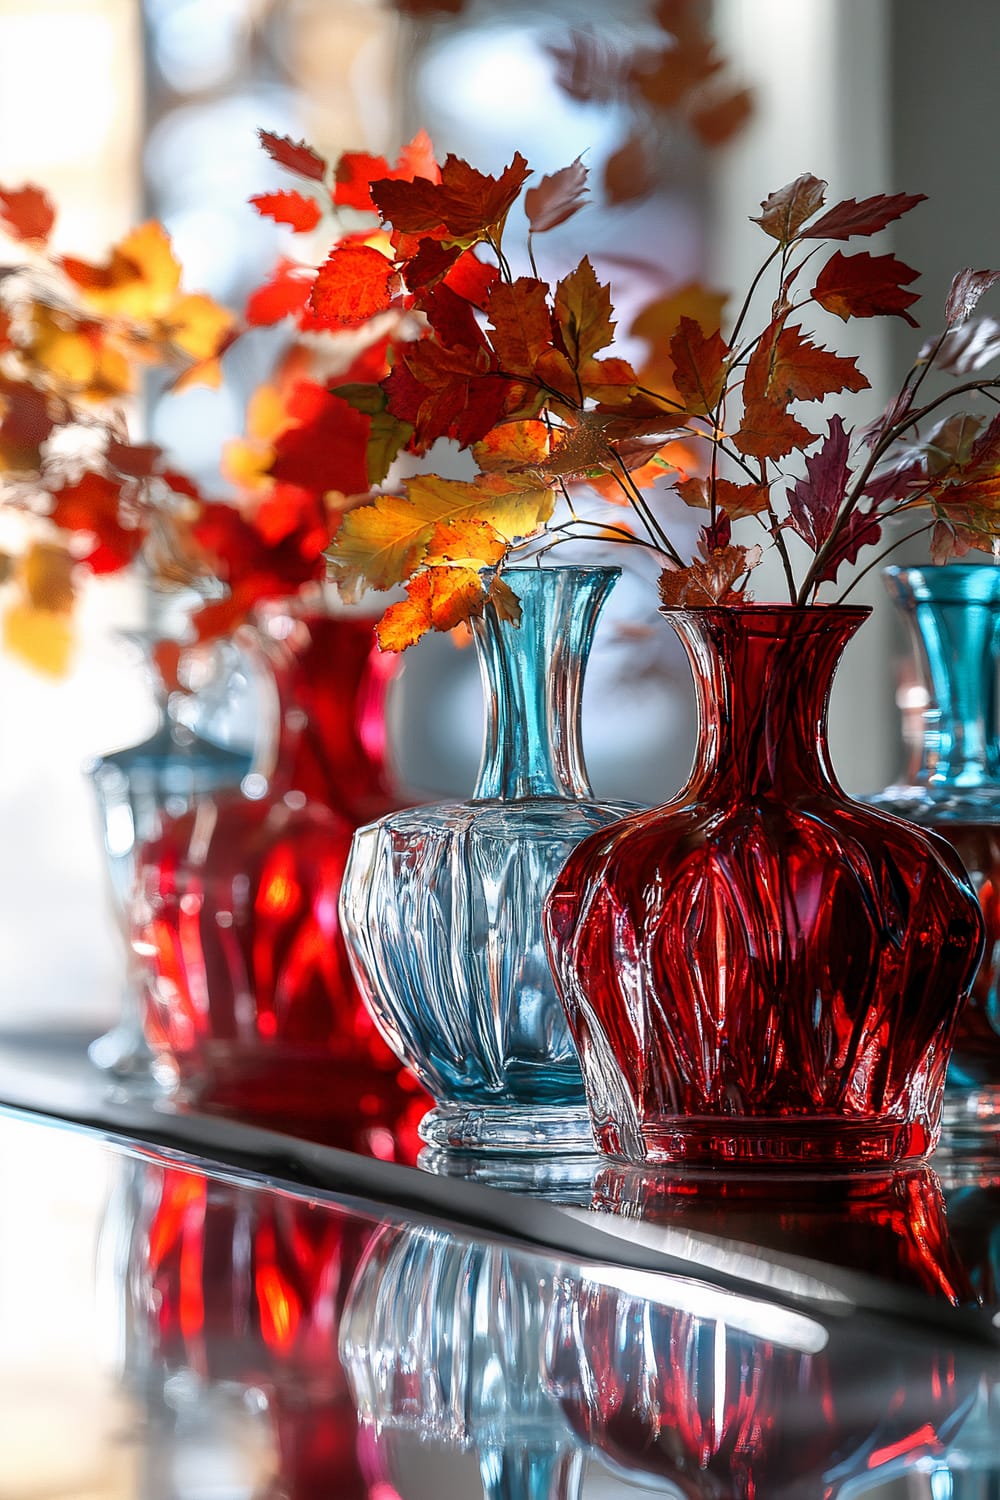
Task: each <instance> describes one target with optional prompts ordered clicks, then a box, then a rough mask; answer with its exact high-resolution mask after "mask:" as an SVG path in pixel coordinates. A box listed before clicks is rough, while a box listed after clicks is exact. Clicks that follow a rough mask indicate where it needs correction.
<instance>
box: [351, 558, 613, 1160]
mask: <svg viewBox="0 0 1000 1500" xmlns="http://www.w3.org/2000/svg"><path fill="white" fill-rule="evenodd" d="M505 576H506V577H507V578H508V579H509V580H510V582H511V585H512V586H513V588H514V591H515V592H516V593H517V595H518V596H519V598H520V601H521V612H522V613H521V623H520V626H519V627H515V626H513V625H512V624H510V623H508V622H506V621H502V620H500V619H499V618H498V617H497V616H496V614H495V613H494V612H493V610H492V608H491V607H489V606H487V609H486V613H485V615H484V618H483V619H482V620H481V621H477V622H476V624H475V638H476V645H477V648H478V651H479V660H480V664H481V668H482V676H483V685H484V690H485V693H486V706H487V716H486V734H485V746H484V753H483V759H482V765H481V768H480V773H479V779H478V781H477V784H476V788H475V792H474V795H473V797H472V799H471V800H470V801H467V802H445V803H440V804H438V805H436V806H432V807H420V808H415V809H411V810H408V811H404V812H398V813H391V814H389V815H388V816H387V817H384V818H382V819H380V820H379V821H378V822H375V823H372V824H370V825H369V826H367V827H365V828H362V829H360V830H359V831H358V833H357V834H356V835H355V838H354V843H353V847H352V850H351V856H350V861H349V864H348V868H347V873H346V877H345V880H344V887H343V894H342V898H341V921H342V926H343V930H344V932H345V935H346V937H347V941H348V947H349V951H350V954H351V960H352V963H353V965H354V971H355V974H356V976H357V979H358V982H359V984H360V986H361V988H362V990H363V993H364V995H365V999H366V1001H367V1003H368V1006H369V1008H370V1010H371V1013H372V1015H373V1016H374V1017H375V1020H376V1022H377V1024H378V1025H379V1027H380V1028H381V1030H382V1032H383V1034H384V1035H385V1037H386V1038H387V1040H388V1042H389V1044H390V1046H391V1047H393V1049H394V1050H395V1051H396V1053H397V1055H398V1056H399V1057H400V1058H402V1059H403V1060H404V1061H405V1062H406V1063H407V1064H408V1065H409V1066H410V1067H411V1068H412V1069H413V1071H414V1072H415V1073H416V1074H417V1076H418V1077H419V1078H420V1079H421V1081H422V1082H423V1083H424V1085H425V1086H426V1088H427V1089H428V1091H429V1092H430V1093H431V1094H432V1095H433V1096H434V1098H435V1100H436V1101H437V1108H436V1109H435V1110H433V1111H432V1112H431V1113H430V1115H428V1116H427V1117H426V1118H425V1121H424V1124H423V1125H422V1127H421V1133H422V1135H423V1137H424V1139H425V1140H428V1141H430V1142H432V1143H434V1144H435V1145H439V1146H442V1147H452V1148H463V1147H476V1148H479V1149H488V1148H494V1149H498V1150H517V1149H522V1148H531V1147H542V1146H556V1145H559V1144H574V1145H577V1146H579V1147H581V1148H583V1149H589V1148H590V1146H591V1137H590V1130H589V1124H588V1120H587V1112H586V1105H585V1098H584V1091H583V1082H582V1079H581V1076H580V1066H579V1063H578V1061H577V1057H576V1052H575V1050H574V1047H573V1043H572V1040H571V1039H570V1035H569V1032H568V1029H567V1026H566V1020H565V1017H564V1015H563V1011H562V1008H561V1006H560V1004H559V1001H558V999H557V997H556V993H555V988H554V985H553V981H552V976H551V973H550V970H549V964H548V960H547V957H546V953H545V946H544V941H543V936H542V921H541V908H542V901H543V900H544V897H545V893H546V892H547V890H548V889H549V886H550V885H551V884H552V881H553V879H554V878H555V876H556V873H557V872H558V870H559V869H560V867H561V865H562V864H563V862H564V860H565V859H566V857H567V856H568V855H569V853H570V851H571V850H572V849H573V848H574V847H575V845H576V844H577V843H579V841H580V839H582V838H584V837H585V836H586V835H587V834H590V833H593V832H594V831H595V830H597V829H599V828H603V827H605V826H606V825H607V824H609V823H611V822H614V821H615V820H616V819H617V818H619V817H621V816H622V815H623V814H624V813H625V812H626V811H628V810H629V809H628V808H627V807H626V806H625V805H623V804H618V803H600V802H595V801H594V800H593V799H592V794H591V792H590V788H589V784H588V782H587V776H586V771H585V768H584V761H583V752H582V748H581V743H580V695H581V688H582V679H583V672H584V668H585V664H586V659H587V655H588V652H589V649H590V644H591V639H592V636H593V632H594V629H595V626H596V623H597V619H598V616H599V614H600V611H601V608H602V607H603V604H604V602H605V600H606V598H607V596H608V594H609V592H610V590H611V588H612V586H613V584H614V582H615V580H616V578H617V577H618V571H617V569H611V568H579V569H578V568H553V569H538V568H524V569H511V570H508V572H507V574H506V575H505Z"/></svg>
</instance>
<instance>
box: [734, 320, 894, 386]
mask: <svg viewBox="0 0 1000 1500" xmlns="http://www.w3.org/2000/svg"><path fill="white" fill-rule="evenodd" d="M868 388H869V381H868V379H867V378H866V377H865V376H864V375H862V373H861V371H860V370H859V369H858V367H857V362H856V361H855V360H854V359H849V358H846V357H845V356H843V355H840V354H834V353H832V352H831V351H830V350H829V349H822V348H820V347H819V346H818V345H816V344H814V343H812V342H811V340H809V339H808V338H805V337H803V334H802V329H801V328H800V327H798V326H796V325H791V324H787V323H785V321H784V318H783V317H777V318H775V319H774V321H773V322H772V323H771V324H770V326H769V327H768V328H766V329H765V330H764V332H763V334H762V335H761V337H760V338H759V339H758V341H757V343H756V344H755V346H754V350H753V353H752V354H751V356H750V361H749V364H748V365H747V372H746V378H745V380H744V382H743V397H744V400H746V401H756V400H759V399H760V398H761V397H765V396H766V397H768V398H769V399H770V400H772V401H779V402H782V403H786V402H788V401H820V400H822V398H823V397H824V396H834V395H837V394H838V393H839V392H840V391H864V390H867V389H868Z"/></svg>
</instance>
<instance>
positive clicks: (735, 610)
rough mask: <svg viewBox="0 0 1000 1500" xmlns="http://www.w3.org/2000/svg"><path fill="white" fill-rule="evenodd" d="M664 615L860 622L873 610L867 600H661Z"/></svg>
mask: <svg viewBox="0 0 1000 1500" xmlns="http://www.w3.org/2000/svg"><path fill="white" fill-rule="evenodd" d="M657 608H658V610H659V613H660V614H661V615H663V617H664V619H671V618H672V617H674V616H678V615H679V616H685V615H686V616H691V617H692V618H696V619H710V620H724V619H728V618H731V617H732V616H736V617H737V618H738V619H745V620H751V619H754V618H757V619H763V618H764V616H766V615H772V616H777V618H778V619H781V620H789V621H791V620H821V619H827V620H830V619H833V620H845V621H846V620H857V621H858V622H859V623H861V622H862V621H864V620H867V619H868V618H869V616H870V615H871V614H872V606H871V605H870V604H824V603H816V604H781V603H778V604H766V603H763V602H761V603H759V604H757V603H754V604H660V605H658V606H657Z"/></svg>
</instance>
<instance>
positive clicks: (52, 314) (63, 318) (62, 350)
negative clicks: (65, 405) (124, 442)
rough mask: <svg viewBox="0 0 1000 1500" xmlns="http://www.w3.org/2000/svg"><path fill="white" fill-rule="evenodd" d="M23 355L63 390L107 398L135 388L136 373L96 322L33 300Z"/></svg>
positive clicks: (85, 395)
mask: <svg viewBox="0 0 1000 1500" xmlns="http://www.w3.org/2000/svg"><path fill="white" fill-rule="evenodd" d="M28 326H29V338H28V341H27V343H26V344H24V345H23V346H22V358H23V359H24V361H25V363H26V364H28V365H29V366H31V367H33V368H34V369H35V370H36V371H37V372H39V373H40V374H41V375H42V377H43V378H44V379H45V383H46V384H50V385H51V386H52V388H53V389H56V390H60V391H62V392H63V393H64V394H66V395H72V396H82V397H84V398H86V399H88V400H106V399H107V397H108V396H115V395H123V394H125V393H126V392H129V391H131V390H133V389H134V388H135V378H136V372H135V369H134V367H133V365H132V364H131V363H130V361H129V360H128V358H127V357H126V355H125V353H124V351H123V350H122V348H121V346H120V345H119V344H118V343H116V342H114V341H113V340H112V339H110V338H109V337H108V336H107V334H106V332H105V330H104V328H103V327H102V325H101V324H100V323H99V322H96V321H94V320H93V319H80V318H75V317H73V315H72V314H71V313H68V312H62V311H56V310H55V309H54V308H51V307H46V306H45V304H44V303H40V302H36V303H34V304H33V305H32V307H31V314H30V323H29V325H28Z"/></svg>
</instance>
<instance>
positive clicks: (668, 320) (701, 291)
mask: <svg viewBox="0 0 1000 1500" xmlns="http://www.w3.org/2000/svg"><path fill="white" fill-rule="evenodd" d="M725 303H726V298H725V296H724V295H723V294H722V293H721V292H712V291H709V290H708V289H707V288H706V287H703V286H701V285H699V284H698V283H697V282H688V283H687V284H686V285H684V286H682V287H678V289H677V291H675V292H668V293H666V294H665V295H664V296H662V297H657V298H655V299H654V300H653V301H652V302H650V303H647V305H646V306H645V307H644V308H643V309H642V310H641V312H639V313H638V314H637V316H636V318H635V319H634V321H633V323H632V326H631V328H630V329H629V332H630V333H631V334H632V335H633V337H635V338H641V339H645V340H646V342H647V343H648V344H649V355H648V357H647V358H646V360H645V361H643V363H642V364H641V365H640V368H639V382H640V384H641V385H642V386H644V387H645V388H646V389H647V390H653V391H656V392H657V393H658V394H659V395H660V396H662V397H663V398H664V399H665V401H667V402H670V401H676V402H679V403H680V404H681V405H683V401H682V400H681V394H680V392H679V391H678V389H677V386H676V385H675V384H674V361H673V356H672V355H671V353H670V340H671V339H672V338H673V336H674V334H675V333H676V332H677V329H678V328H679V327H680V322H681V319H682V318H691V319H693V320H694V322H696V323H699V324H700V325H701V327H702V328H718V327H719V324H720V321H721V318H722V310H723V308H724V306H725Z"/></svg>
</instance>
